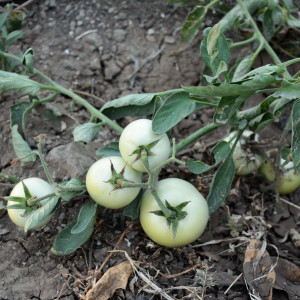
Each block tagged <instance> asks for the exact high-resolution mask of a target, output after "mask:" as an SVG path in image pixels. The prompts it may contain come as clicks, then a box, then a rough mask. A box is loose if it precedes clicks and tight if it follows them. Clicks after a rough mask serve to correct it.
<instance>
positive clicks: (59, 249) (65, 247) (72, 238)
mask: <svg viewBox="0 0 300 300" xmlns="http://www.w3.org/2000/svg"><path fill="white" fill-rule="evenodd" d="M95 221H96V216H94V218H93V219H91V221H90V223H89V224H88V225H87V226H86V228H85V230H84V231H82V232H80V233H78V234H72V233H71V230H72V228H73V227H74V226H75V225H76V223H77V220H75V221H73V222H72V223H70V224H69V225H68V226H66V227H65V228H64V229H63V230H62V231H61V232H60V233H58V235H57V236H56V238H55V240H54V245H53V247H52V248H51V251H52V253H53V254H55V255H67V254H70V253H72V252H74V251H76V250H77V249H78V248H79V247H80V246H82V245H83V244H84V243H85V242H86V241H87V240H88V239H89V238H90V236H91V235H92V233H93V231H94V223H95Z"/></svg>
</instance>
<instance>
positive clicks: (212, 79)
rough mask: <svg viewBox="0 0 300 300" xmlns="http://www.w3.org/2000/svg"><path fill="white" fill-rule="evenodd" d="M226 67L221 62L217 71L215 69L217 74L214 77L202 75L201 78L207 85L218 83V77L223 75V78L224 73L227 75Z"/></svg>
mask: <svg viewBox="0 0 300 300" xmlns="http://www.w3.org/2000/svg"><path fill="white" fill-rule="evenodd" d="M227 70H228V68H227V65H226V63H225V62H224V61H223V60H222V61H221V62H220V64H219V66H218V69H217V72H216V75H215V76H208V75H203V77H204V78H205V80H206V81H207V82H208V83H215V82H217V81H218V79H219V77H220V76H222V75H224V76H225V73H227Z"/></svg>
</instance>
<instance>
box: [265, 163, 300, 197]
mask: <svg viewBox="0 0 300 300" xmlns="http://www.w3.org/2000/svg"><path fill="white" fill-rule="evenodd" d="M283 163H284V160H283V159H281V164H283ZM259 170H260V172H261V173H262V174H263V175H264V176H265V177H266V179H267V180H268V181H270V182H273V181H274V180H275V168H274V165H273V163H272V162H271V161H270V160H265V161H264V162H263V163H262V165H261V167H260V169H259ZM299 186H300V174H299V173H298V171H297V169H296V168H295V166H294V164H293V162H289V163H287V164H286V165H285V166H284V167H283V168H282V169H281V170H280V171H279V174H278V179H277V190H278V192H279V194H281V195H287V194H290V193H292V192H293V191H295V190H296V189H297V188H298V187H299Z"/></svg>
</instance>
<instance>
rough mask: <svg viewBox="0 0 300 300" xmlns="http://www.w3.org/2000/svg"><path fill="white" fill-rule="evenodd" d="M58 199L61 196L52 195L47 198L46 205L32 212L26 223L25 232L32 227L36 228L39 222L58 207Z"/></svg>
mask: <svg viewBox="0 0 300 300" xmlns="http://www.w3.org/2000/svg"><path fill="white" fill-rule="evenodd" d="M58 199H59V197H57V196H52V197H51V198H50V199H48V200H47V203H46V204H45V205H43V206H41V207H40V208H39V209H37V210H36V211H35V212H34V213H32V214H31V215H30V216H29V217H28V219H27V221H26V223H25V227H24V230H25V232H27V231H28V230H30V229H31V228H34V227H35V226H37V225H38V224H39V223H41V222H42V221H43V220H44V219H45V218H46V217H47V216H49V215H50V214H51V213H52V212H53V210H54V208H55V207H56V205H57V202H58Z"/></svg>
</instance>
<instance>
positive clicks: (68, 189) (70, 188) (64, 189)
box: [58, 185, 86, 192]
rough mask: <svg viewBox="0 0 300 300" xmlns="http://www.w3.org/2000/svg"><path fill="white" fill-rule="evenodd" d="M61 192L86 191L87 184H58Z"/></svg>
mask: <svg viewBox="0 0 300 300" xmlns="http://www.w3.org/2000/svg"><path fill="white" fill-rule="evenodd" d="M58 188H59V192H78V191H85V190H86V187H85V186H77V185H76V186H75V185H74V186H63V185H58Z"/></svg>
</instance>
